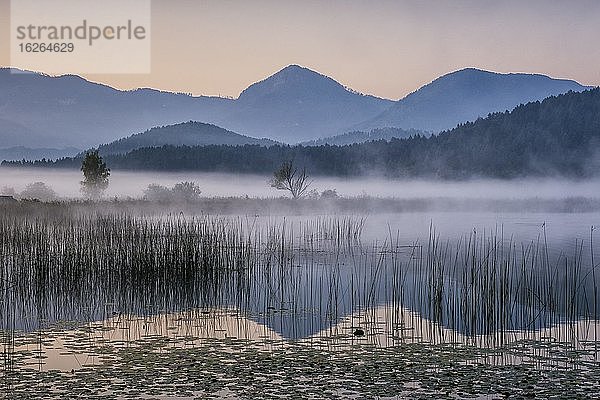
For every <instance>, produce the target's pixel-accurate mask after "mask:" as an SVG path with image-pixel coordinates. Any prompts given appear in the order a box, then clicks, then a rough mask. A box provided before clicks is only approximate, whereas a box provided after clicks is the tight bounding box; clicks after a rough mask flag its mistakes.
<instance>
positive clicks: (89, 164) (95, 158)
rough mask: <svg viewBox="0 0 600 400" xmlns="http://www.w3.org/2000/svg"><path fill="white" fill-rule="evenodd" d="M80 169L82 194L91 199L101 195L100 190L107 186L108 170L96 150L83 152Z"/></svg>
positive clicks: (102, 190)
mask: <svg viewBox="0 0 600 400" xmlns="http://www.w3.org/2000/svg"><path fill="white" fill-rule="evenodd" d="M81 171H82V172H83V181H81V191H82V192H83V194H84V195H85V196H86V197H88V198H91V199H98V198H100V197H102V192H104V190H106V188H107V187H108V177H109V176H110V170H109V169H108V168H106V163H105V162H104V161H103V160H102V157H100V155H99V154H98V150H91V151H88V152H87V153H85V158H84V159H83V163H82V164H81Z"/></svg>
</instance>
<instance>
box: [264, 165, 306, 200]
mask: <svg viewBox="0 0 600 400" xmlns="http://www.w3.org/2000/svg"><path fill="white" fill-rule="evenodd" d="M270 183H271V186H272V187H274V188H276V189H279V190H288V191H289V192H290V193H291V194H292V197H293V198H294V199H298V198H300V197H302V196H303V195H304V194H305V193H306V191H307V190H308V188H309V186H310V184H311V182H309V181H308V175H307V174H306V169H305V168H302V171H301V172H299V171H298V170H297V169H296V167H294V162H293V161H286V162H284V163H283V164H282V165H281V167H279V169H278V170H277V171H275V172H274V173H273V178H272V179H271V181H270Z"/></svg>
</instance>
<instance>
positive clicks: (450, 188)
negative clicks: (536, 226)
mask: <svg viewBox="0 0 600 400" xmlns="http://www.w3.org/2000/svg"><path fill="white" fill-rule="evenodd" d="M269 179H270V176H261V175H244V174H224V173H198V172H189V173H182V172H177V173H157V172H128V171H113V172H112V174H111V177H110V186H109V188H108V190H107V191H106V196H107V197H115V196H117V197H120V198H123V197H133V198H139V197H141V196H142V195H143V192H144V189H146V188H147V187H148V185H149V184H152V183H155V184H160V185H164V186H173V185H174V184H175V183H178V182H182V181H193V182H196V183H198V185H199V186H200V188H201V189H202V195H203V196H208V197H229V196H249V197H279V196H287V195H288V194H287V192H283V191H279V190H276V189H274V188H272V187H270V185H269V184H268V181H269ZM81 180H82V175H81V173H80V172H78V171H73V170H52V169H41V168H40V169H34V168H31V169H17V168H0V190H2V189H3V188H4V187H8V188H14V190H15V191H17V192H20V191H22V190H23V189H24V188H25V187H26V186H27V185H28V184H30V183H33V182H44V183H46V184H47V185H49V186H50V187H51V188H52V189H54V191H56V192H57V193H58V195H59V196H61V197H65V198H77V197H81V193H80V191H79V189H80V181H81ZM311 189H316V190H317V191H319V192H321V191H323V190H326V189H336V190H337V192H338V194H339V195H340V196H345V197H357V196H369V197H393V198H400V199H426V198H451V199H490V200H493V199H527V198H541V199H564V198H570V197H585V198H597V197H600V179H594V180H585V181H569V180H557V179H536V180H531V179H519V180H511V181H503V180H479V179H477V180H469V181H464V182H455V181H431V180H386V179H382V178H359V179H340V178H324V177H316V178H314V180H313V183H312V185H311Z"/></svg>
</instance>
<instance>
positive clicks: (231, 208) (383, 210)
mask: <svg viewBox="0 0 600 400" xmlns="http://www.w3.org/2000/svg"><path fill="white" fill-rule="evenodd" d="M61 210H64V211H67V210H78V211H107V212H109V211H110V212H133V213H135V214H145V213H148V214H153V213H157V214H169V213H185V214H190V215H200V214H210V215H252V216H258V215H271V214H272V215H329V214H363V215H364V214H387V213H390V214H394V213H410V212H507V213H511V212H515V213H522V212H528V213H548V212H550V213H589V212H597V211H600V198H590V197H566V198H555V199H549V198H536V197H531V198H523V199H510V198H506V199H484V198H482V199H477V198H465V199H461V198H452V197H433V198H432V197H427V198H409V199H402V198H394V197H374V196H356V197H341V196H338V197H335V198H299V199H294V198H289V197H199V198H196V199H190V200H173V201H169V200H166V201H154V200H146V199H143V198H132V197H126V198H119V197H115V198H105V199H103V200H95V201H92V200H84V199H57V200H52V201H40V200H37V199H20V200H16V199H14V198H13V197H10V196H9V197H8V198H5V199H0V213H15V214H22V215H26V214H28V213H32V214H36V213H43V212H54V211H61Z"/></svg>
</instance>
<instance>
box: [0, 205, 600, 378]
mask: <svg viewBox="0 0 600 400" xmlns="http://www.w3.org/2000/svg"><path fill="white" fill-rule="evenodd" d="M364 222H365V221H364V219H361V218H356V217H340V218H333V217H331V218H329V217H321V218H314V219H309V220H306V221H294V222H291V221H289V220H286V219H285V218H283V219H272V220H263V219H260V218H241V217H240V218H219V217H208V216H202V217H194V218H186V217H185V216H181V215H176V216H168V217H162V216H158V217H132V216H127V215H101V214H90V213H84V214H83V215H68V214H63V213H61V214H58V215H57V216H50V215H46V216H38V217H36V218H27V217H21V218H12V217H9V216H7V215H4V216H0V255H1V258H0V259H1V262H2V268H1V269H0V288H1V289H2V293H3V295H4V296H3V299H4V301H3V303H2V307H1V309H0V312H1V313H2V315H1V316H2V319H1V320H2V324H3V326H2V328H3V329H4V330H5V331H7V333H5V334H4V335H3V343H4V349H5V351H4V355H5V362H4V371H8V370H9V369H10V368H11V361H10V359H9V358H10V357H9V356H7V355H8V354H11V352H12V350H11V347H10V346H11V343H13V344H12V346H14V337H13V335H14V331H15V330H24V331H33V330H39V329H40V328H42V327H46V326H47V325H48V324H50V325H52V324H53V323H56V322H58V321H61V320H71V321H79V322H91V321H101V320H106V321H121V322H120V323H121V327H120V328H119V329H121V331H122V332H121V333H123V334H125V333H127V334H132V335H134V336H133V337H135V335H136V333H135V332H140V329H142V328H139V327H136V328H135V329H132V325H131V324H132V323H133V322H132V321H137V320H136V319H133V320H132V319H131V317H130V316H132V315H133V316H139V317H140V318H141V320H140V321H142V320H143V321H146V322H145V323H146V325H147V326H149V324H150V323H151V321H152V320H153V319H156V318H159V316H162V315H179V313H185V312H190V311H189V310H196V311H195V312H196V313H197V315H194V316H193V317H181V318H184V319H186V318H187V319H189V320H190V321H196V320H197V318H198V317H202V316H203V315H204V316H206V319H205V320H204V323H203V325H201V326H202V329H205V331H204V332H197V330H196V331H194V332H195V333H193V334H192V333H189V335H190V336H198V337H215V336H219V333H218V332H222V331H220V329H222V328H219V326H220V325H219V323H218V315H219V313H217V312H215V311H214V310H223V309H225V310H231V309H233V310H236V311H235V312H236V313H237V315H238V317H239V318H238V317H236V318H237V319H239V320H244V321H252V323H253V324H256V323H258V326H264V327H267V328H268V330H269V332H272V333H269V334H268V335H267V336H270V335H276V336H280V337H283V338H286V339H292V340H301V341H302V342H307V343H313V344H318V345H319V346H322V345H323V344H324V343H326V344H331V345H333V346H342V347H343V346H345V343H348V342H350V343H352V341H363V340H366V341H372V342H373V344H375V345H378V346H384V347H385V346H390V345H396V344H398V343H407V342H427V343H434V344H448V343H462V344H466V345H476V346H481V347H489V348H499V347H503V346H506V345H508V344H510V343H514V342H515V341H517V340H521V341H522V340H534V341H542V340H545V336H547V335H551V337H553V338H554V339H555V340H558V341H559V342H563V341H565V342H569V343H571V344H572V345H573V348H578V346H579V344H580V343H579V342H581V341H582V340H593V342H594V343H597V342H596V339H597V337H596V335H597V329H595V328H593V329H592V328H591V327H595V324H593V323H592V321H594V320H596V315H597V305H598V299H597V294H596V293H597V280H596V279H597V274H595V268H596V267H597V266H596V265H594V264H593V249H591V246H590V254H591V255H592V260H591V262H592V264H591V266H590V265H588V263H587V261H586V259H585V258H584V256H583V255H584V243H583V242H581V241H577V244H576V246H575V249H576V250H575V252H574V254H572V255H565V254H561V255H559V256H557V257H553V258H551V257H550V252H549V251H548V245H547V243H546V239H545V231H543V232H541V233H540V235H539V237H538V238H537V239H536V240H534V241H532V242H530V243H523V244H517V243H514V242H513V241H512V239H506V238H505V237H504V234H503V232H499V233H497V234H494V235H491V236H482V235H480V234H478V233H477V232H473V233H472V234H470V235H468V236H467V237H463V238H459V239H457V240H456V241H446V242H442V241H441V240H440V239H439V238H438V237H437V235H436V233H435V230H434V229H433V228H432V229H431V230H430V231H431V234H430V236H429V239H428V241H427V243H424V244H420V243H413V244H409V245H407V244H404V243H400V241H399V239H398V235H396V236H395V235H394V234H393V233H392V232H388V234H387V235H386V237H385V238H384V239H383V241H382V242H374V243H367V244H366V243H362V242H361V232H362V229H363V226H364ZM585 253H586V254H587V252H585ZM173 313H175V314H173ZM198 313H199V314H198ZM203 313H204V314H203ZM209 317H210V318H209ZM165 318H166V317H165ZM169 318H171V317H169ZM211 318H212V319H211ZM136 323H137V322H136ZM194 323H195V322H194ZM246 323H248V322H246ZM169 324H170V323H169V322H165V323H164V329H163V330H162V331H160V334H165V333H168V332H169V326H170V325H169ZM191 328H192V327H190V329H191ZM267 328H265V329H267ZM194 329H196V328H195V327H194ZM588 329H589V332H588V331H587V330H588ZM357 331H364V333H365V334H364V336H363V335H353V332H357ZM190 332H192V331H191V330H190ZM228 332H229V331H228ZM590 333H591V334H593V337H591V336H590ZM182 334H186V335H187V334H188V333H182ZM228 334H229V333H228ZM233 334H235V335H236V337H238V336H244V337H248V336H252V335H250V334H249V333H248V332H246V333H244V332H243V331H236V332H235V333H232V335H233ZM123 340H131V338H130V337H128V338H123Z"/></svg>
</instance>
